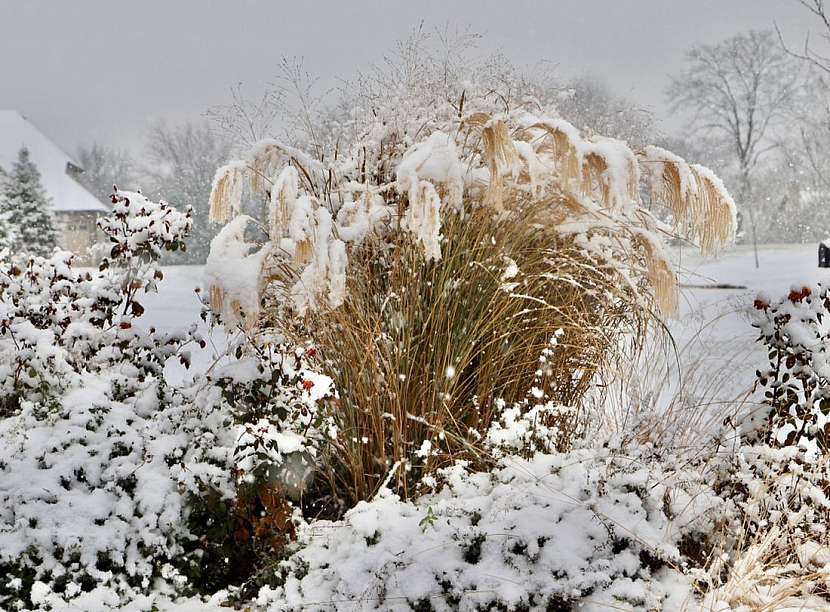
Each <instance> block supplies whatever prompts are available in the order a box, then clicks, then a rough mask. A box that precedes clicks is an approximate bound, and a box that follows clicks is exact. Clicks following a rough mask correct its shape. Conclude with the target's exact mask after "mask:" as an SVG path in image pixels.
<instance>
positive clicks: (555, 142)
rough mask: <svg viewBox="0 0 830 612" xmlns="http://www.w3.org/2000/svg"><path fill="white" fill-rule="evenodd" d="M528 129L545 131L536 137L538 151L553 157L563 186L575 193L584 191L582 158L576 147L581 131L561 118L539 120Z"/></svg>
mask: <svg viewBox="0 0 830 612" xmlns="http://www.w3.org/2000/svg"><path fill="white" fill-rule="evenodd" d="M527 129H528V130H534V131H535V130H542V131H543V134H541V135H538V136H536V137H535V138H534V140H536V141H539V144H538V145H537V153H538V154H540V155H543V154H545V155H548V156H549V157H551V158H552V159H553V161H554V165H555V169H556V172H557V178H558V181H559V184H560V185H561V186H562V188H563V189H565V190H567V191H570V192H573V193H577V192H579V191H582V170H581V160H580V157H579V153H578V152H577V149H576V143H578V142H579V141H580V136H579V131H578V130H577V129H576V128H575V127H573V126H572V125H571V124H570V123H568V122H567V121H564V120H561V119H559V120H552V119H551V120H546V121H539V122H537V123H533V124H531V125H530V126H529V127H528V128H527Z"/></svg>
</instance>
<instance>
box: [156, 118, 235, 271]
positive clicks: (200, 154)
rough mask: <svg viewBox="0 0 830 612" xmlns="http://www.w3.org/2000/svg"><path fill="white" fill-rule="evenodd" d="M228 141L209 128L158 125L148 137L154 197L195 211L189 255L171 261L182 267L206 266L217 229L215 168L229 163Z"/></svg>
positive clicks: (187, 125) (199, 125)
mask: <svg viewBox="0 0 830 612" xmlns="http://www.w3.org/2000/svg"><path fill="white" fill-rule="evenodd" d="M230 149H231V146H230V144H229V141H228V139H227V138H225V137H224V136H223V135H220V134H217V133H216V132H215V131H214V130H212V129H211V128H210V126H209V125H206V124H201V123H199V124H196V123H184V124H182V125H178V126H170V125H168V124H166V123H164V122H158V123H155V124H153V125H152V126H151V127H150V130H149V133H148V137H147V158H146V159H147V168H146V169H145V171H144V172H145V175H146V177H147V178H148V179H149V181H150V183H151V187H152V191H153V192H154V196H157V197H160V198H163V199H165V200H167V201H169V202H170V203H171V204H174V205H175V206H177V207H179V208H184V207H185V206H192V207H193V232H192V234H191V238H190V240H189V241H188V252H187V253H186V254H184V255H179V256H177V257H174V258H172V259H173V261H174V262H179V263H203V262H204V261H205V258H206V257H207V253H208V251H209V249H210V240H211V238H213V236H214V235H215V234H216V231H217V230H218V228H216V227H214V226H212V225H211V223H210V221H209V219H208V216H209V212H210V209H209V205H208V199H209V197H210V190H211V185H212V181H213V175H214V173H215V172H216V168H218V167H220V166H222V165H223V164H224V163H225V162H227V160H228V156H229V154H230Z"/></svg>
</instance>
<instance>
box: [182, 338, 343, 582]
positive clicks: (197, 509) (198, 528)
mask: <svg viewBox="0 0 830 612" xmlns="http://www.w3.org/2000/svg"><path fill="white" fill-rule="evenodd" d="M244 348H245V349H247V351H248V352H247V353H245V352H243V350H242V349H243V346H240V347H239V351H238V353H237V356H236V357H235V358H234V359H232V360H231V361H230V362H227V363H224V364H222V365H220V366H217V367H214V369H213V370H212V371H211V372H210V373H209V374H208V375H207V379H206V380H205V381H204V384H203V385H202V386H201V387H200V389H199V390H198V392H197V393H196V395H195V398H194V402H195V407H196V408H195V412H196V414H199V415H202V418H203V419H205V422H204V423H203V431H202V433H201V434H199V435H194V437H193V447H194V448H198V449H199V456H200V457H201V458H202V460H203V461H207V462H210V463H211V464H212V465H214V474H213V477H212V478H206V477H205V476H204V475H203V476H201V477H200V478H198V479H195V480H194V481H193V482H192V486H191V488H190V490H191V495H190V496H189V502H188V503H189V514H188V527H189V529H190V531H191V533H192V534H193V535H194V536H195V537H196V538H198V541H199V542H198V545H195V546H193V547H190V549H189V550H188V552H187V553H186V554H185V555H183V556H182V557H181V558H180V559H179V560H178V562H177V567H179V568H180V569H181V571H182V572H183V573H184V574H185V575H186V576H188V577H189V578H190V579H191V580H192V582H193V583H194V585H198V588H199V590H200V592H204V593H211V592H213V591H215V590H217V589H220V588H224V587H226V586H229V585H239V586H242V587H243V589H242V592H241V593H242V595H244V594H246V593H247V594H249V595H250V593H251V592H255V590H256V589H255V588H254V590H253V591H251V590H250V587H258V586H261V584H263V583H269V582H270V581H271V580H272V578H271V577H270V576H264V577H262V574H261V570H263V568H267V566H268V563H269V561H270V559H273V558H279V556H280V555H281V553H282V550H283V548H284V546H285V545H286V543H287V542H288V541H289V540H290V539H291V538H292V537H293V535H294V530H295V523H296V522H297V521H298V520H299V519H300V517H301V514H302V510H303V501H304V500H305V499H306V493H307V490H308V489H309V488H311V487H313V486H314V485H315V483H314V482H313V478H312V475H313V473H314V471H315V466H316V463H317V462H318V461H319V453H320V451H321V447H323V446H324V443H325V441H326V440H328V439H330V438H331V437H333V436H334V435H335V431H334V429H333V423H332V420H331V418H330V417H325V416H323V414H321V410H320V404H321V403H323V402H325V401H328V400H329V399H330V395H331V381H330V379H328V378H327V377H325V376H320V375H319V374H316V373H315V372H313V371H311V370H310V369H309V368H308V366H307V363H306V358H307V353H308V352H311V353H312V354H313V349H308V350H300V349H296V348H295V349H291V348H289V347H287V346H285V345H282V344H279V343H278V342H276V341H272V340H271V339H264V338H259V339H255V340H251V342H250V343H246V344H245V345H244ZM316 501H317V502H318V504H319V503H320V501H321V500H320V499H319V498H317V499H316ZM306 510H307V511H308V512H309V513H314V514H319V513H320V512H321V511H324V509H323V508H320V507H319V505H318V507H315V508H307V509H306ZM260 579H262V581H263V582H260Z"/></svg>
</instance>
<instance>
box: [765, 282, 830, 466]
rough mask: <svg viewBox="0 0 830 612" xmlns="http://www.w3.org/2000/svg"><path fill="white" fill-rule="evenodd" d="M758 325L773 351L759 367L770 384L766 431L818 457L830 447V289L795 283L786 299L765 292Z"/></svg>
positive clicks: (767, 385) (774, 438) (774, 439)
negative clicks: (764, 364) (773, 296)
mask: <svg viewBox="0 0 830 612" xmlns="http://www.w3.org/2000/svg"><path fill="white" fill-rule="evenodd" d="M755 309H756V316H755V320H754V323H753V325H754V326H755V327H757V328H758V329H759V331H760V336H759V338H758V340H759V342H761V343H763V344H764V345H765V346H766V348H767V352H768V357H769V367H768V368H765V369H764V370H758V371H757V373H756V374H757V377H758V383H760V385H761V386H762V387H764V388H765V392H764V404H765V406H766V407H767V408H768V410H767V412H766V414H761V415H753V417H754V418H755V420H761V421H764V418H765V421H766V422H764V423H762V425H761V427H760V430H761V433H762V434H763V435H765V436H768V439H767V440H766V441H767V442H769V443H771V444H773V445H783V446H789V445H793V446H797V447H799V448H801V449H803V450H805V451H806V452H807V454H808V455H809V456H811V457H812V458H813V459H815V458H816V457H817V456H819V455H825V456H826V455H827V452H828V450H830V362H828V359H829V358H830V290H828V288H827V287H824V286H822V285H818V286H816V287H807V286H803V287H802V286H797V287H796V286H793V288H792V290H791V291H790V293H789V294H788V295H787V296H786V297H785V298H782V299H779V300H770V299H769V298H768V297H766V296H759V297H758V298H757V299H756V300H755Z"/></svg>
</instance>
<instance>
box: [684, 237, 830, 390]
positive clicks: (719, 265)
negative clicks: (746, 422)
mask: <svg viewBox="0 0 830 612" xmlns="http://www.w3.org/2000/svg"><path fill="white" fill-rule="evenodd" d="M674 256H675V261H676V263H677V264H678V267H679V268H680V269H681V272H680V280H681V283H683V284H684V285H698V286H699V285H716V284H719V285H733V286H742V287H745V288H744V289H716V288H698V287H689V286H686V287H684V288H683V289H682V290H681V298H680V312H679V315H678V316H677V317H676V318H674V319H672V320H670V321H669V329H670V330H671V332H672V335H673V337H674V339H675V342H676V344H677V348H678V350H679V352H680V356H679V357H680V362H681V364H682V369H683V374H684V376H685V377H686V380H685V383H684V384H686V385H692V386H693V387H695V388H696V390H697V391H698V392H699V393H702V394H704V395H706V396H707V397H708V398H709V399H710V400H712V401H718V400H722V401H726V400H734V399H736V398H739V397H743V396H744V395H745V394H746V392H747V391H748V390H749V388H750V386H751V385H752V383H753V382H754V378H755V370H756V369H758V368H763V366H764V363H765V361H764V360H765V355H764V351H763V348H762V347H761V346H760V345H759V344H757V343H756V339H757V331H756V330H755V329H754V328H753V327H752V325H751V322H750V314H751V313H752V306H753V302H754V300H755V297H756V296H757V295H758V294H759V293H765V294H767V295H768V296H769V297H770V298H772V299H776V298H779V297H782V296H785V295H786V294H787V293H788V292H789V290H790V287H791V286H792V285H798V286H799V287H800V286H802V285H805V284H806V285H813V284H815V283H817V282H824V283H827V282H830V269H822V268H819V267H818V265H817V263H818V258H817V245H815V244H780V245H763V246H761V247H760V248H759V260H760V267H759V268H757V269H756V268H755V260H754V256H753V252H752V247H751V246H749V245H741V246H738V247H734V248H732V249H730V250H728V251H726V252H725V253H723V254H721V255H720V256H719V257H717V258H714V259H713V258H703V257H701V256H700V255H698V254H697V252H696V251H694V250H692V249H688V248H686V249H683V250H682V251H680V250H677V249H675V251H674Z"/></svg>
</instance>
